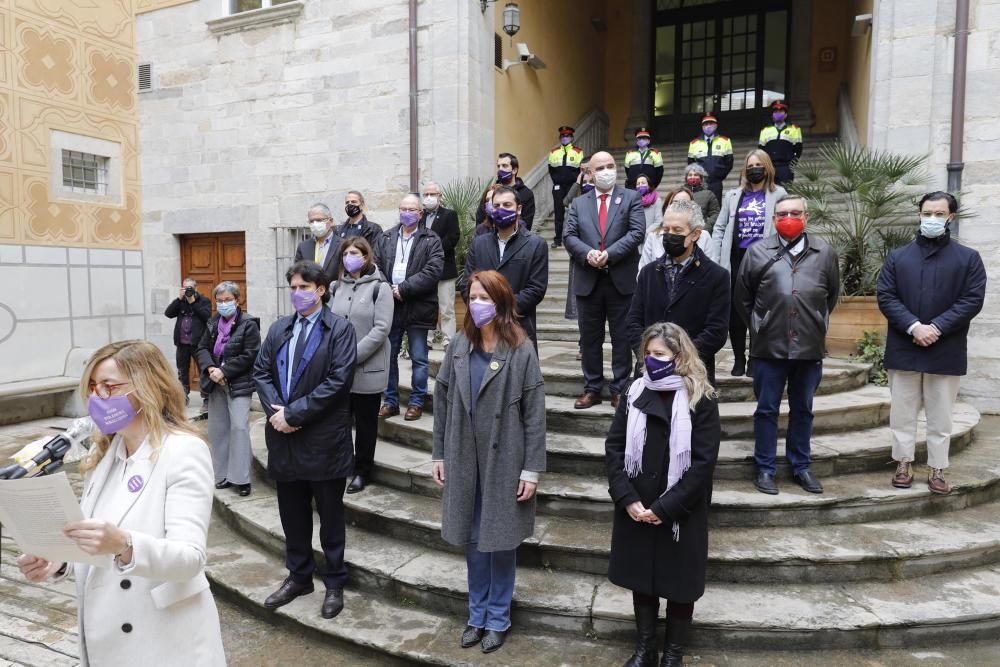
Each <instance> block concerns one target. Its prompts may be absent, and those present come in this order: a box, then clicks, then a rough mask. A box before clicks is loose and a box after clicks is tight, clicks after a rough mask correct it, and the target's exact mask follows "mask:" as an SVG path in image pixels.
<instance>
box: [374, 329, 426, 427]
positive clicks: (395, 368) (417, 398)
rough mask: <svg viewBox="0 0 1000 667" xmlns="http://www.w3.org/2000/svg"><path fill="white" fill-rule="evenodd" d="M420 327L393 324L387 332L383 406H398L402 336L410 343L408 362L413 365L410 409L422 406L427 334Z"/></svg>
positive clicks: (424, 386) (424, 387)
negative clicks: (387, 347) (387, 377)
mask: <svg viewBox="0 0 1000 667" xmlns="http://www.w3.org/2000/svg"><path fill="white" fill-rule="evenodd" d="M428 331H429V329H423V328H420V327H403V326H402V325H400V324H396V323H395V322H394V323H393V325H392V328H391V329H390V330H389V346H390V351H389V385H388V386H387V387H386V388H385V404H386V405H394V406H397V407H398V406H399V350H400V349H401V348H402V347H403V334H404V333H405V334H406V338H407V340H408V341H409V342H410V362H411V363H412V364H413V381H412V386H411V387H410V407H414V408H419V407H423V405H424V396H426V395H427V332H428Z"/></svg>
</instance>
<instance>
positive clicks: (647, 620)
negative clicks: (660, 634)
mask: <svg viewBox="0 0 1000 667" xmlns="http://www.w3.org/2000/svg"><path fill="white" fill-rule="evenodd" d="M632 608H633V609H634V610H635V653H633V654H632V657H630V658H629V659H628V660H627V661H626V662H625V667H656V658H657V657H658V656H657V655H656V620H657V616H659V615H660V605H659V603H657V604H655V605H640V604H636V603H635V602H633V603H632Z"/></svg>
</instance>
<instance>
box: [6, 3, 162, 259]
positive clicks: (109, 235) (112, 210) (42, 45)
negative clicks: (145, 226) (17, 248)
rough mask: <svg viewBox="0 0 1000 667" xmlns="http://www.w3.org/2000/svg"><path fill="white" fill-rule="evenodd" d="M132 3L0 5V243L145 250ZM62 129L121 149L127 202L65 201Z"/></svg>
mask: <svg viewBox="0 0 1000 667" xmlns="http://www.w3.org/2000/svg"><path fill="white" fill-rule="evenodd" d="M133 2H134V0H102V1H101V2H99V3H97V2H94V3H84V2H66V1H64V0H0V243H4V244H25V245H50V246H73V247H93V248H139V247H140V246H141V241H142V238H141V226H140V216H139V210H140V200H139V160H138V152H137V151H138V131H137V122H136V93H135V86H136V82H135V70H136V61H135V28H134V17H133V10H134V8H133ZM54 130H62V131H64V132H70V133H73V134H79V135H84V136H87V137H94V138H98V139H103V140H106V141H111V142H114V143H116V144H119V145H120V146H121V178H122V183H121V203H120V205H117V206H102V205H95V204H91V203H85V202H81V201H76V200H68V199H62V198H57V197H56V196H54V194H53V187H52V186H53V184H52V183H51V182H50V138H51V135H52V132H53V131H54Z"/></svg>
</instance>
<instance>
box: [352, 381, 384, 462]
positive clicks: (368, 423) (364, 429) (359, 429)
mask: <svg viewBox="0 0 1000 667" xmlns="http://www.w3.org/2000/svg"><path fill="white" fill-rule="evenodd" d="M381 403H382V394H353V393H352V394H351V415H352V416H353V417H354V474H355V475H361V476H362V477H364V478H365V479H366V480H368V479H370V478H371V474H372V468H373V467H374V465H375V440H376V439H377V438H378V409H379V406H380V405H381Z"/></svg>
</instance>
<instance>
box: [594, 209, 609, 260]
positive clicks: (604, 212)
mask: <svg viewBox="0 0 1000 667" xmlns="http://www.w3.org/2000/svg"><path fill="white" fill-rule="evenodd" d="M597 218H598V220H599V221H600V223H601V252H604V230H605V228H606V227H607V225H608V195H601V209H600V212H599V213H598V214H597Z"/></svg>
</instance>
